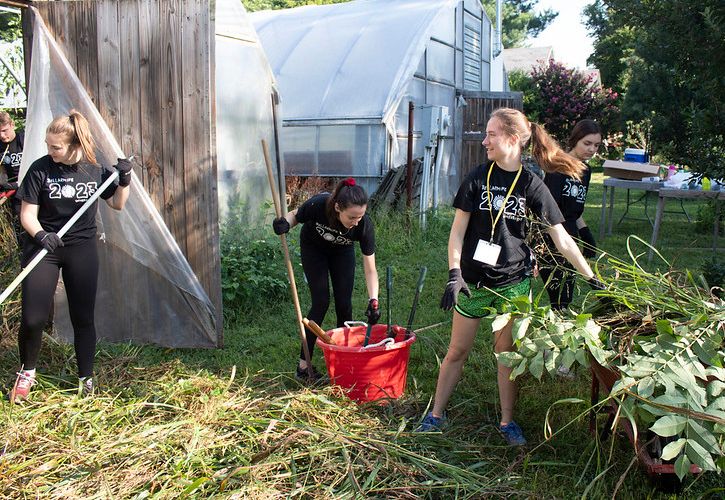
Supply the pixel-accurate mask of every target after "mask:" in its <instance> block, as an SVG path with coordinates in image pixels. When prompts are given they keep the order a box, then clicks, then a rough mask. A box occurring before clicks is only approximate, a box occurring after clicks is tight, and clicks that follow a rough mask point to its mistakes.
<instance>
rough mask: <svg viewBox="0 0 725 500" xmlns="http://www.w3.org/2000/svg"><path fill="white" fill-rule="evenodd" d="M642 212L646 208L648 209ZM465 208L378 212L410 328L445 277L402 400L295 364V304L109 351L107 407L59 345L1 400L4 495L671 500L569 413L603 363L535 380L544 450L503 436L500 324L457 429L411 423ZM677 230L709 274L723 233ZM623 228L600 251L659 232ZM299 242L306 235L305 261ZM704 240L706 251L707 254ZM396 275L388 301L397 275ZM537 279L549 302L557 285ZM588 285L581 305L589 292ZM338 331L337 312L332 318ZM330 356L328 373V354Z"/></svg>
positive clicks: (672, 249)
mask: <svg viewBox="0 0 725 500" xmlns="http://www.w3.org/2000/svg"><path fill="white" fill-rule="evenodd" d="M620 191H621V190H618V191H617V196H616V203H617V209H616V212H619V213H621V206H622V203H623V199H624V193H623V192H620ZM600 199H601V174H598V175H595V176H594V180H593V185H592V190H591V192H590V195H589V200H590V203H589V206H588V210H587V213H586V214H585V219H586V220H587V222H589V224H590V226H591V227H592V231H593V232H594V234H595V235H596V234H598V230H597V229H598V224H597V218H598V214H599V207H598V206H597V203H598V202H599V200H600ZM632 210H633V214H634V215H642V214H641V212H638V210H639V209H638V208H637V207H634V208H633V209H632ZM688 210H689V209H688ZM451 215H452V213H451V212H450V211H449V210H442V211H441V213H440V214H439V215H438V216H434V215H431V217H429V219H428V230H427V231H426V232H422V231H420V229H419V228H418V227H417V225H416V224H412V225H408V224H407V223H406V222H405V218H404V217H401V216H399V215H389V214H375V218H376V224H377V231H376V232H377V237H378V248H377V250H376V259H377V262H378V267H379V270H381V276H384V269H385V266H387V265H392V266H393V267H394V270H395V275H394V286H395V290H394V295H393V296H394V302H393V318H394V322H395V323H397V324H404V323H405V322H406V320H407V317H408V313H409V309H410V304H411V301H412V297H413V293H414V289H415V282H416V280H417V277H418V268H419V267H420V266H421V265H425V266H427V267H428V277H427V280H426V284H425V287H424V289H423V294H422V296H421V298H420V305H419V308H418V313H417V316H416V320H415V324H414V325H415V327H425V326H428V325H432V324H437V323H443V324H442V325H441V326H439V327H437V328H433V329H430V330H426V331H425V332H423V333H421V334H420V335H419V336H418V341H417V342H416V343H415V344H414V345H413V347H412V350H411V359H410V364H409V377H408V388H407V390H406V396H405V397H404V398H402V399H401V400H398V401H396V402H394V403H392V404H391V405H389V406H377V405H370V406H362V407H360V406H357V405H355V404H354V403H351V402H349V401H348V400H347V399H345V398H344V397H341V396H340V394H339V393H338V392H336V391H335V390H334V389H332V388H322V389H314V390H310V389H306V388H303V387H301V386H300V385H299V384H297V383H296V381H294V379H293V376H292V372H293V369H294V365H295V362H296V356H297V352H298V350H299V344H298V333H297V329H296V327H295V324H294V321H295V319H294V318H295V314H294V310H293V308H292V305H291V303H290V301H289V300H287V299H286V298H285V299H284V300H282V301H276V302H275V303H270V304H267V305H264V306H261V307H254V308H252V307H246V308H244V307H241V308H238V309H234V310H231V309H228V310H226V311H225V348H224V349H218V350H182V349H179V350H169V349H163V348H158V347H151V346H145V347H129V346H109V345H104V344H102V345H101V351H100V353H99V356H98V363H97V370H96V371H97V377H96V379H97V381H98V385H99V387H100V392H99V394H98V395H97V396H96V397H94V398H90V399H83V398H80V397H78V389H77V387H76V386H75V380H76V379H75V362H74V359H73V352H72V351H73V350H72V347H71V346H67V345H59V344H57V343H55V342H53V341H52V339H51V338H50V337H46V338H45V339H44V347H43V350H42V353H41V357H40V360H41V361H40V366H39V367H38V368H39V373H40V384H39V386H37V387H36V388H34V392H33V395H32V401H30V402H29V403H28V404H25V405H23V406H22V407H10V406H9V405H8V404H7V402H6V401H3V402H0V452H2V455H0V498H18V497H20V498H23V497H44V498H46V497H52V498H60V497H63V498H67V497H93V498H146V497H155V498H178V497H183V496H188V497H195V498H207V497H219V498H227V497H236V498H288V497H291V498H333V497H334V498H353V497H362V496H368V497H379V498H391V497H392V498H420V497H430V498H454V497H456V496H458V497H461V498H466V497H473V498H479V497H489V496H493V497H497V496H506V497H509V496H516V495H518V496H522V497H543V498H574V497H581V496H582V495H587V496H588V497H595V498H602V497H606V498H609V497H611V496H612V494H613V493H615V492H616V493H617V495H618V496H621V497H622V498H645V497H652V498H661V497H663V495H661V494H660V493H658V492H657V491H656V490H655V489H654V488H653V486H652V485H651V484H650V483H649V482H648V481H647V480H646V477H645V475H644V474H643V473H642V472H641V471H640V470H638V469H637V468H636V467H630V465H631V464H632V458H633V456H634V453H633V450H632V446H631V444H630V443H629V442H628V441H627V440H626V438H622V437H616V438H615V439H610V440H609V441H608V442H606V443H600V442H599V441H598V439H597V436H596V435H591V434H589V432H588V429H587V424H586V419H585V418H583V416H585V415H586V410H587V407H588V405H587V403H576V404H566V405H556V406H554V407H552V404H553V403H554V402H556V401H559V400H564V399H567V398H578V399H580V400H584V401H586V400H587V399H588V397H589V390H590V387H589V383H590V379H589V374H588V373H587V372H580V373H578V374H577V377H576V378H575V379H574V380H568V379H565V380H562V379H557V380H550V381H546V383H544V384H542V383H539V382H537V381H536V380H535V379H533V378H532V377H522V379H521V380H520V400H519V403H518V405H517V416H516V418H517V421H518V422H519V423H520V424H521V425H522V427H523V428H524V431H525V433H526V436H527V438H528V439H529V442H530V443H531V446H530V447H529V448H528V449H526V450H512V449H509V448H507V447H505V446H503V442H502V440H501V438H500V437H499V436H498V435H497V433H496V431H495V425H496V423H497V422H498V395H497V390H496V375H495V374H496V365H495V359H494V357H493V353H492V350H491V339H490V335H489V333H488V331H489V330H488V327H487V326H486V325H484V326H482V327H481V329H480V331H479V334H478V337H477V338H476V341H475V346H474V349H473V352H472V353H471V356H470V358H469V360H468V362H467V363H466V367H465V371H464V375H463V379H462V381H461V383H460V384H459V385H458V387H457V389H456V392H455V394H454V396H453V398H452V399H451V404H450V407H449V419H450V427H449V428H448V429H447V430H446V432H445V433H443V434H413V433H411V430H412V429H413V428H414V427H415V426H416V425H417V423H418V421H419V419H420V418H421V416H422V415H423V414H424V412H425V411H426V408H427V407H428V404H429V403H430V398H431V397H432V394H433V393H434V390H435V382H436V377H437V374H438V367H439V364H440V361H441V359H442V357H443V356H444V355H445V352H446V348H447V345H448V340H449V335H450V324H449V323H448V321H449V320H450V315H449V314H446V313H444V312H442V311H441V310H440V309H439V308H438V301H439V300H440V294H441V292H442V289H443V286H444V283H445V281H446V277H447V262H446V244H447V237H448V231H449V229H450V221H451ZM3 222H4V221H3ZM0 224H2V222H0ZM666 224H667V225H666V226H663V234H662V239H661V243H662V249H663V250H662V251H663V254H664V255H665V257H666V258H667V259H668V260H669V261H670V262H673V263H674V266H675V267H678V268H684V267H689V268H690V269H692V270H694V271H697V270H698V269H699V266H700V264H701V262H703V261H704V260H705V258H708V257H711V256H712V252H711V251H710V250H709V249H707V248H706V247H707V246H708V245H707V241H705V240H706V238H705V237H704V236H703V235H698V234H694V233H693V232H692V227H693V226H692V225H690V224H688V223H686V222H684V221H680V220H678V219H675V218H672V219H668V220H667V221H666ZM615 233H616V234H615V235H613V236H610V237H608V238H607V239H606V240H604V241H603V242H599V243H600V246H601V247H602V248H603V249H604V250H607V251H608V252H610V253H611V254H613V255H617V256H620V257H623V256H625V255H626V237H627V235H628V234H632V233H636V234H639V235H640V236H641V237H642V238H643V239H644V240H649V235H650V234H651V228H650V226H649V225H648V224H647V223H646V222H641V221H636V222H635V221H632V220H625V221H624V222H623V223H622V225H621V226H620V227H618V228H617V229H615ZM297 234H298V232H297V233H295V234H293V235H291V240H292V248H293V253H294V249H295V242H294V240H295V238H296V237H297V236H296V235H297ZM2 240H3V241H8V240H10V239H9V238H5V237H3V238H2ZM696 240H697V241H700V242H702V244H700V243H698V245H697V246H698V247H701V248H697V249H690V248H689V247H688V245H689V244H691V243H692V242H694V241H696ZM14 252H15V250H14V248H13V247H9V248H8V249H3V250H2V257H3V263H5V265H6V267H3V268H2V273H3V274H2V277H1V278H2V283H7V282H9V280H10V279H11V278H12V277H13V276H14V274H15V273H16V272H17V268H13V267H11V266H17V264H16V263H10V262H11V260H10V259H9V258H8V256H13V253H14ZM358 258H359V253H358ZM293 260H294V262H295V269H296V271H297V280H298V281H297V285H298V289H299V290H300V299H301V302H302V309H303V311H306V310H307V308H308V307H309V296H308V293H307V289H306V285H305V283H304V280H303V278H302V273H301V267H300V266H299V258H298V256H296V255H293ZM685 264H686V266H685ZM275 265H279V266H280V268H282V267H283V266H284V264H283V263H282V262H279V263H277V264H275ZM8 266H10V267H8ZM362 276H363V275H362V272H361V268H360V266H359V267H358V271H357V279H356V284H355V293H354V316H355V318H356V319H363V311H364V310H365V306H366V303H367V295H366V292H365V290H364V279H363V278H362ZM381 285H382V286H381V290H382V291H381V296H383V295H384V288H385V287H384V282H383V281H382V280H381ZM534 286H535V290H534V294H535V295H536V294H537V293H538V292H540V291H541V282H540V280H536V281H535V283H534ZM579 286H581V290H580V291H578V292H577V301H578V300H580V298H581V295H582V293H581V292H582V291H586V290H588V287H587V286H586V284H582V283H579ZM18 297H19V296H18V295H15V296H14V298H13V301H14V302H12V303H11V304H10V307H6V305H5V304H3V306H2V308H3V319H2V321H3V326H2V332H1V333H2V337H0V348H1V349H0V367H1V368H2V373H0V380H2V382H3V384H2V385H3V389H7V388H8V387H9V386H10V384H11V383H12V378H13V376H12V373H13V371H14V370H15V369H17V363H18V356H17V345H16V340H15V334H16V333H17V324H18V319H19V318H18V310H19V307H18V305H19V299H18ZM544 300H545V299H544ZM382 302H383V304H384V303H385V302H384V301H382ZM333 323H334V311H332V310H331V311H330V312H329V313H328V316H327V318H326V321H325V324H324V325H323V327H324V328H331V327H332V325H333ZM314 362H315V364H316V365H317V366H318V368H322V366H323V365H322V361H321V354H320V352H319V350H318V351H316V353H315V359H314ZM235 366H236V370H235V369H234V368H233V367H235ZM550 408H551V411H550V413H549V414H548V416H549V422H550V423H551V425H552V427H553V430H554V431H555V432H556V431H557V430H558V431H560V432H558V433H556V434H555V436H554V438H553V439H552V440H548V441H547V440H545V439H544V437H543V432H542V428H543V422H544V419H545V418H546V416H547V411H548V410H549V409H550ZM602 417H603V416H602ZM721 482H722V476H717V475H715V474H704V475H702V476H701V477H699V478H697V479H695V480H688V481H687V482H686V483H685V485H684V493H683V494H684V495H685V496H688V497H697V496H702V495H708V494H710V493H714V494H716V495H717V494H722V492H723V490H722V485H721Z"/></svg>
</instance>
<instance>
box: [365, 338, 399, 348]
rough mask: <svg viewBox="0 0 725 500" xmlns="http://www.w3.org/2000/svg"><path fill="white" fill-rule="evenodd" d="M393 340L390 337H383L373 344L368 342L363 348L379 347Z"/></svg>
mask: <svg viewBox="0 0 725 500" xmlns="http://www.w3.org/2000/svg"><path fill="white" fill-rule="evenodd" d="M394 343H395V340H394V339H393V338H392V337H385V338H384V339H383V340H381V341H380V342H376V343H375V344H369V345H366V346H365V347H363V349H370V348H371V347H380V346H383V345H387V344H394Z"/></svg>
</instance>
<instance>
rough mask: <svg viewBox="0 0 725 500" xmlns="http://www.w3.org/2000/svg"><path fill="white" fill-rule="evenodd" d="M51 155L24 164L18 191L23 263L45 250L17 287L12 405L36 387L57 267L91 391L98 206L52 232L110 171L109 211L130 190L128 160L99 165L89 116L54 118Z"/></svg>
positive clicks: (83, 379)
mask: <svg viewBox="0 0 725 500" xmlns="http://www.w3.org/2000/svg"><path fill="white" fill-rule="evenodd" d="M45 143H46V145H47V148H48V154H47V155H46V156H43V157H42V158H39V159H38V160H36V161H35V162H33V164H32V165H31V166H30V168H29V169H28V172H27V173H26V175H25V178H24V179H23V182H22V183H21V184H20V187H19V189H18V192H17V196H18V198H19V199H20V200H22V207H21V209H20V221H21V223H22V225H23V228H25V231H26V235H25V240H24V242H23V252H22V256H21V264H22V266H23V267H25V266H26V265H27V264H28V263H29V262H30V261H31V260H32V258H33V257H34V256H35V254H36V253H37V252H38V251H40V250H41V249H45V250H47V251H48V254H47V255H46V256H45V258H43V260H41V261H40V263H39V264H38V265H37V266H36V267H35V268H34V269H33V270H32V271H31V272H30V274H28V276H27V278H25V280H24V281H23V284H22V315H21V322H20V332H19V334H18V347H19V351H20V362H21V367H20V370H19V371H18V373H17V378H16V380H15V384H14V386H13V388H12V391H11V392H10V400H11V402H15V401H17V400H23V399H27V398H28V395H29V393H30V389H31V388H32V386H33V385H34V384H35V369H36V365H37V362H38V357H39V354H40V345H41V338H42V333H43V327H44V326H45V323H46V321H47V319H48V314H49V312H50V309H51V306H52V303H53V295H54V294H55V289H56V285H57V283H58V277H59V275H60V271H61V269H62V270H63V283H64V284H65V291H66V295H67V297H68V309H69V312H70V319H71V323H72V324H73V343H74V346H75V353H76V361H77V363H78V377H79V379H80V384H81V386H82V389H83V392H84V393H86V394H89V393H92V392H93V378H92V377H93V362H94V359H95V353H96V328H95V324H94V312H95V300H96V288H97V283H98V249H97V248H96V211H97V209H98V202H95V203H94V204H93V205H92V206H91V207H90V208H89V209H88V210H86V211H85V212H84V213H83V214H82V215H81V216H80V218H79V219H78V220H77V221H76V223H75V224H74V225H73V226H72V227H71V228H70V230H69V231H68V232H67V233H66V234H65V235H64V236H63V238H62V239H61V238H60V237H59V236H58V234H57V232H58V231H59V230H60V229H61V228H62V227H63V226H64V225H65V223H66V222H68V220H69V219H70V218H71V217H73V216H74V215H75V213H76V212H77V211H78V209H80V208H81V206H83V204H84V203H85V201H86V200H88V199H89V198H90V197H91V196H92V195H93V193H94V192H95V191H96V190H97V189H98V187H99V186H101V184H103V182H105V181H106V179H108V178H109V177H110V176H111V175H112V173H113V172H114V169H115V170H117V171H118V181H117V182H115V183H114V184H112V185H111V186H110V187H109V188H108V189H106V191H104V192H103V193H102V194H101V198H103V199H104V200H106V203H108V205H109V206H110V207H111V208H114V209H116V210H122V209H123V207H124V205H125V204H126V200H127V199H128V195H129V188H128V186H129V184H130V182H131V162H130V161H128V160H126V159H121V158H119V160H118V163H117V164H116V165H115V166H114V167H113V168H105V167H100V166H99V165H97V164H96V154H95V142H94V141H93V136H92V135H91V131H90V128H89V126H88V121H87V120H86V118H85V117H84V116H83V115H82V114H81V113H79V112H78V111H75V110H72V111H71V112H70V113H69V114H68V115H67V116H61V117H58V118H56V119H55V120H53V121H52V122H51V123H50V125H48V128H47V129H46V133H45Z"/></svg>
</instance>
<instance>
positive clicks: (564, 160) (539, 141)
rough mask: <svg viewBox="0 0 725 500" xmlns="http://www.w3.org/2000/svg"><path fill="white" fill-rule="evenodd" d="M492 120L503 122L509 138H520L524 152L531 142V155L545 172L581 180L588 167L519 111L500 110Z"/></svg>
mask: <svg viewBox="0 0 725 500" xmlns="http://www.w3.org/2000/svg"><path fill="white" fill-rule="evenodd" d="M491 118H497V119H498V120H499V121H500V122H501V128H502V129H503V131H504V133H505V134H507V135H509V136H518V138H519V146H520V147H521V149H522V150H523V149H524V148H526V146H527V145H528V144H529V140H530V141H531V155H532V156H533V157H534V159H535V160H536V163H538V164H539V167H541V169H542V170H543V171H544V172H547V173H552V172H557V173H561V174H564V175H568V176H571V177H574V178H575V179H577V180H579V179H581V175H582V174H583V173H584V170H585V169H586V167H585V166H584V164H583V163H581V162H580V161H579V160H577V159H576V158H574V157H573V156H570V155H568V154H567V153H565V152H564V151H563V150H562V149H561V148H560V147H559V145H558V144H557V142H556V141H555V140H554V139H553V138H552V137H551V136H550V135H549V134H548V133H547V132H546V130H544V127H542V126H541V125H539V124H538V123H533V122H529V120H528V118H526V115H524V114H523V113H522V112H521V111H519V110H518V109H513V108H498V109H497V110H495V111H494V112H493V113H491Z"/></svg>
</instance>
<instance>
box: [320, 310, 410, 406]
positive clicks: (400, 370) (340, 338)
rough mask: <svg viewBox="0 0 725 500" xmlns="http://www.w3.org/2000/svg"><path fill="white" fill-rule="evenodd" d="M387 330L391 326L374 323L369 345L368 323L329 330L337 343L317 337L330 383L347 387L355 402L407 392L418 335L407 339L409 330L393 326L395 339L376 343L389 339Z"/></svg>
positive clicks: (391, 396) (375, 399) (392, 396)
mask: <svg viewBox="0 0 725 500" xmlns="http://www.w3.org/2000/svg"><path fill="white" fill-rule="evenodd" d="M387 329H388V325H380V324H378V325H374V326H373V327H372V331H371V332H370V342H369V345H368V347H363V342H364V341H365V330H366V326H365V325H364V324H363V325H361V326H346V327H343V328H335V329H334V330H330V331H328V332H327V334H328V335H329V336H330V337H332V339H333V340H334V341H335V343H336V344H337V345H332V344H325V343H324V342H322V341H321V340H320V339H317V345H318V346H319V347H320V349H322V352H323V354H324V356H325V364H326V365H327V373H328V374H329V376H330V382H331V383H333V384H335V385H339V386H340V387H343V388H345V389H347V391H346V392H347V395H348V396H349V397H350V399H352V400H354V401H358V402H366V401H377V400H379V399H395V398H399V397H400V396H402V395H403V392H404V391H405V383H406V380H407V377H408V359H409V358H410V346H411V345H412V344H413V342H415V334H413V333H411V334H410V337H408V338H405V333H406V329H405V328H403V327H401V326H397V325H393V327H392V329H393V332H394V333H395V338H394V342H390V343H388V344H385V345H380V346H374V344H376V343H378V342H380V341H383V340H385V338H386V337H387V335H386V334H387Z"/></svg>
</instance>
